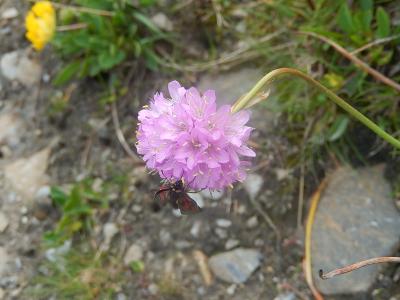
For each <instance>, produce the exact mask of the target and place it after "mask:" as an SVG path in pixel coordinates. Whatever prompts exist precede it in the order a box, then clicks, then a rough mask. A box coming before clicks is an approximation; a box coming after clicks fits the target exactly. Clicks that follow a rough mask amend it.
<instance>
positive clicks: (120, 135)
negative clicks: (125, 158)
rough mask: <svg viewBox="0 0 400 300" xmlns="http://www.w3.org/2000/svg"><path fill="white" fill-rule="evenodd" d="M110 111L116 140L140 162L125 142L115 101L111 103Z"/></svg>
mask: <svg viewBox="0 0 400 300" xmlns="http://www.w3.org/2000/svg"><path fill="white" fill-rule="evenodd" d="M111 113H112V120H113V123H114V128H115V133H116V135H117V138H118V141H119V143H120V144H121V146H122V148H124V150H125V152H126V153H127V154H128V155H129V156H130V157H131V158H132V159H133V160H134V161H135V162H141V160H140V159H139V158H138V157H137V155H136V154H135V153H134V152H133V151H132V149H131V147H129V145H128V143H127V142H126V139H125V136H124V134H123V133H122V130H121V126H120V124H119V119H118V113H117V107H116V105H115V102H113V103H111Z"/></svg>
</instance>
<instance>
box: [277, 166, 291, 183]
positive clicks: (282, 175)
mask: <svg viewBox="0 0 400 300" xmlns="http://www.w3.org/2000/svg"><path fill="white" fill-rule="evenodd" d="M291 172H292V170H287V169H279V168H278V169H275V173H276V178H277V179H278V181H282V180H284V179H286V178H288V177H289V175H290V173H291Z"/></svg>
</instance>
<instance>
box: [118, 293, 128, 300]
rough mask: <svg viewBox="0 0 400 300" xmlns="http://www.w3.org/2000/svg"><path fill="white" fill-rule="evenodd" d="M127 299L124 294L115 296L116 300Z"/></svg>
mask: <svg viewBox="0 0 400 300" xmlns="http://www.w3.org/2000/svg"><path fill="white" fill-rule="evenodd" d="M126 299H128V298H126V296H125V294H123V293H118V294H117V300H126Z"/></svg>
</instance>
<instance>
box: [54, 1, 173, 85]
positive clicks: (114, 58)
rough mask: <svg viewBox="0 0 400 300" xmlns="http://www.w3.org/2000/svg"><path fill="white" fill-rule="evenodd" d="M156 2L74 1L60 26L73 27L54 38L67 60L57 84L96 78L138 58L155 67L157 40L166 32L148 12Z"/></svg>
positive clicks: (60, 21) (62, 14)
mask: <svg viewBox="0 0 400 300" xmlns="http://www.w3.org/2000/svg"><path fill="white" fill-rule="evenodd" d="M153 2H154V1H140V3H141V4H140V5H139V6H134V5H133V2H132V1H126V0H73V1H71V3H70V4H72V5H75V6H71V8H63V9H62V10H61V12H60V14H59V22H58V25H59V28H63V27H64V28H68V27H72V29H73V30H65V31H58V32H57V33H56V35H55V37H54V39H53V45H54V46H55V48H56V49H57V51H58V52H59V53H60V54H61V56H62V58H63V59H64V60H65V62H66V65H65V66H64V67H63V68H62V69H61V70H60V71H59V73H58V75H57V76H56V78H55V79H54V83H55V84H57V85H59V84H63V83H65V82H67V81H69V80H71V79H72V78H86V77H94V76H97V75H99V74H101V73H105V72H108V71H110V70H111V69H113V68H115V67H116V66H119V65H121V64H122V63H123V62H125V61H132V60H135V59H139V58H143V59H144V60H145V62H146V66H147V67H148V68H150V69H155V68H156V67H157V62H158V56H157V54H156V52H155V51H154V43H155V42H157V41H159V40H166V35H165V34H164V33H163V32H162V31H161V30H160V29H159V28H158V27H157V26H156V25H155V24H154V23H153V22H152V21H151V20H150V19H149V18H148V17H147V16H146V14H145V11H146V6H151V5H153ZM74 7H80V8H82V7H83V8H89V9H93V11H90V10H89V11H86V10H85V11H83V10H78V9H76V8H75V9H74ZM78 25H79V26H78ZM73 26H77V27H78V28H76V29H74V28H73Z"/></svg>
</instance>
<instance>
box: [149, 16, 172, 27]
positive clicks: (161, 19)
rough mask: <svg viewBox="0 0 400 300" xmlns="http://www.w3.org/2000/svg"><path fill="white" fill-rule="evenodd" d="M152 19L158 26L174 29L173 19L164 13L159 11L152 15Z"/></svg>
mask: <svg viewBox="0 0 400 300" xmlns="http://www.w3.org/2000/svg"><path fill="white" fill-rule="evenodd" d="M151 20H152V21H153V23H154V24H156V25H157V27H158V28H160V29H163V30H165V31H172V30H173V29H174V25H173V24H172V22H171V20H170V19H168V17H167V16H166V15H165V14H163V13H158V14H156V15H154V16H153V17H151Z"/></svg>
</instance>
